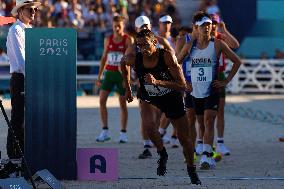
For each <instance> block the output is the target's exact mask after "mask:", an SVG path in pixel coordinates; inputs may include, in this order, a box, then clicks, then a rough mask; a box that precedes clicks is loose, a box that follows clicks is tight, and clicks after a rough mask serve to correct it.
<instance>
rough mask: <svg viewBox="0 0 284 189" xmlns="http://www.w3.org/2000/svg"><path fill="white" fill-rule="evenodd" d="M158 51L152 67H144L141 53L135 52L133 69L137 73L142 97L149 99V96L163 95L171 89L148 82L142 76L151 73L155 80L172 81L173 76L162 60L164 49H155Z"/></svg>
mask: <svg viewBox="0 0 284 189" xmlns="http://www.w3.org/2000/svg"><path fill="white" fill-rule="evenodd" d="M157 50H158V51H159V57H158V62H157V65H156V66H155V67H153V68H145V67H144V65H143V55H142V53H141V52H137V53H136V61H135V66H134V70H135V72H136V74H137V77H138V79H139V82H140V90H141V91H140V92H141V95H142V97H143V98H142V99H144V100H150V99H151V98H155V97H159V96H164V95H165V94H168V93H170V92H172V91H173V90H172V89H168V88H165V87H160V86H156V85H152V84H148V83H146V82H145V80H144V76H145V75H146V74H148V73H150V74H152V75H153V76H154V77H155V78H156V79H157V80H162V81H173V77H172V75H171V74H170V71H169V68H168V66H167V65H166V63H165V60H164V53H165V50H164V49H157Z"/></svg>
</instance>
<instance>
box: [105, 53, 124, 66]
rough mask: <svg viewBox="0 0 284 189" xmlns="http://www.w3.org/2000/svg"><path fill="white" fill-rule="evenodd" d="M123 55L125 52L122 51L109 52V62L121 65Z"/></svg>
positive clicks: (113, 64)
mask: <svg viewBox="0 0 284 189" xmlns="http://www.w3.org/2000/svg"><path fill="white" fill-rule="evenodd" d="M122 57H123V53H121V52H109V53H108V55H107V60H108V64H109V65H112V66H119V63H120V60H121V58H122Z"/></svg>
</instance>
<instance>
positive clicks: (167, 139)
mask: <svg viewBox="0 0 284 189" xmlns="http://www.w3.org/2000/svg"><path fill="white" fill-rule="evenodd" d="M162 139H163V143H164V144H170V138H169V137H168V136H167V135H164V136H163V138H162Z"/></svg>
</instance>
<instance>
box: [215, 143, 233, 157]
mask: <svg viewBox="0 0 284 189" xmlns="http://www.w3.org/2000/svg"><path fill="white" fill-rule="evenodd" d="M216 152H217V153H219V154H222V155H223V156H229V155H230V154H231V153H230V150H229V149H228V148H227V147H226V146H225V145H224V143H217V146H216Z"/></svg>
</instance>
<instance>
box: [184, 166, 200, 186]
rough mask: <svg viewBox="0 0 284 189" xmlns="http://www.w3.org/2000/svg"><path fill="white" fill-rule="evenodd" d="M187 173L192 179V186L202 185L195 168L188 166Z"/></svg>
mask: <svg viewBox="0 0 284 189" xmlns="http://www.w3.org/2000/svg"><path fill="white" fill-rule="evenodd" d="M187 173H188V176H189V177H190V180H191V184H196V185H201V181H200V180H199V177H198V175H197V172H196V167H195V166H193V167H188V166H187Z"/></svg>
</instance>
